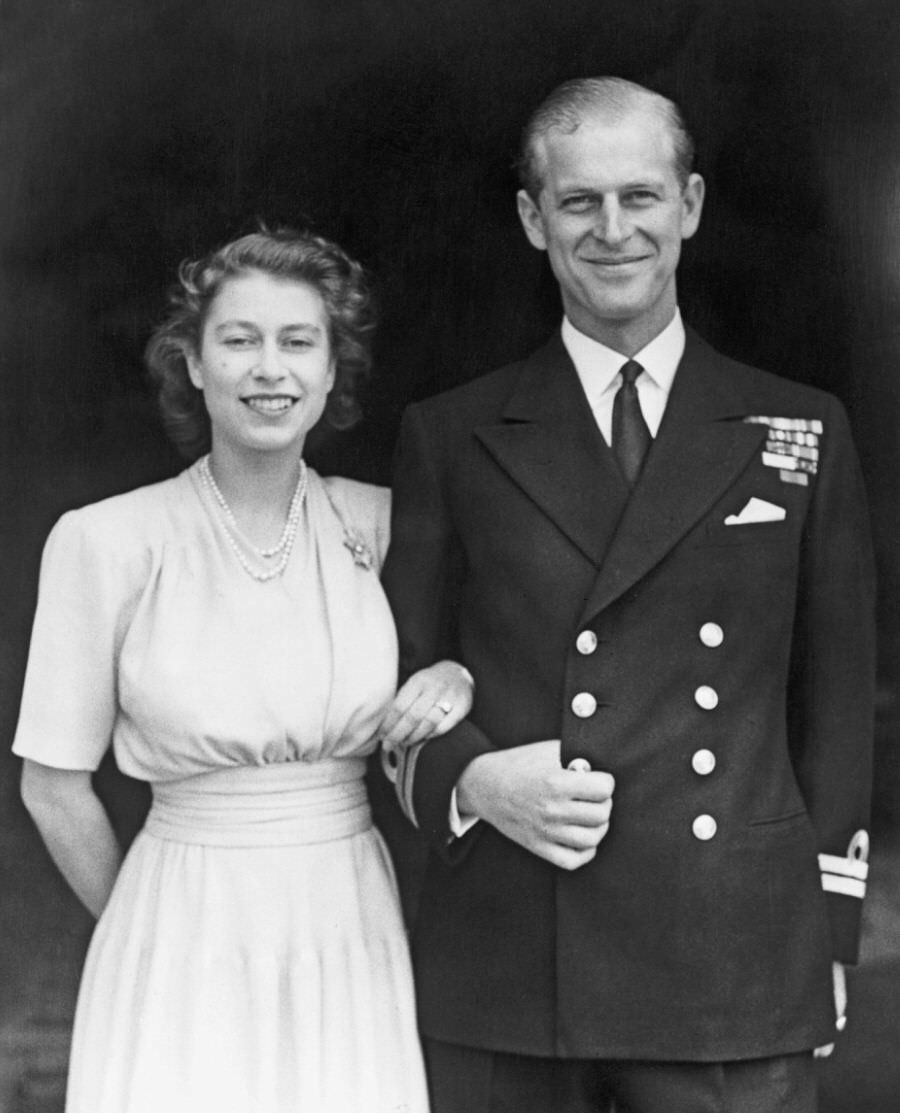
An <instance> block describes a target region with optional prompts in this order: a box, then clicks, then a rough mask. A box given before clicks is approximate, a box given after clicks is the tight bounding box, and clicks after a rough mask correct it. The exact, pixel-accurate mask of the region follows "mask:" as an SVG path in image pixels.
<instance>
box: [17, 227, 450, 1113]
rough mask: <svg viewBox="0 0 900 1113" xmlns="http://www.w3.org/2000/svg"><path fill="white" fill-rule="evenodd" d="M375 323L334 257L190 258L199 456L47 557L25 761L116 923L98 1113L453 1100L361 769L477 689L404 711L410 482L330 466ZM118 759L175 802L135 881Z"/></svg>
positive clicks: (176, 427)
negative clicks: (123, 831) (118, 824)
mask: <svg viewBox="0 0 900 1113" xmlns="http://www.w3.org/2000/svg"><path fill="white" fill-rule="evenodd" d="M371 327H372V321H371V311H370V307H369V298H368V294H367V291H366V288H365V284H364V280H363V275H362V272H361V269H360V268H359V266H358V265H357V264H356V263H354V262H353V261H352V260H350V259H349V258H348V257H347V256H346V255H345V254H344V253H343V252H342V251H341V250H340V249H339V248H338V247H336V246H335V245H334V244H332V243H329V242H328V241H326V240H323V239H320V238H317V237H313V236H309V235H297V234H294V233H289V232H281V233H275V234H271V233H258V234H254V235H249V236H245V237H243V238H241V239H239V240H237V241H235V242H233V243H230V244H228V245H227V246H226V247H224V248H222V249H221V250H219V251H217V252H215V253H213V254H212V255H210V256H208V257H206V258H204V259H201V260H199V261H198V262H194V263H190V264H185V265H183V266H182V269H181V272H180V283H179V285H178V286H177V287H176V289H175V291H174V293H173V301H172V308H171V312H170V314H169V317H168V319H167V320H166V321H165V323H164V324H163V325H162V326H161V327H160V328H159V329H158V330H157V332H156V333H155V335H154V337H153V338H152V340H151V342H150V345H149V348H148V363H149V365H150V367H151V371H152V373H153V374H154V376H155V378H156V380H157V382H158V383H159V387H160V398H161V403H162V406H163V411H164V415H165V416H166V418H167V423H168V426H169V429H170V431H171V432H172V434H173V436H174V437H175V438H176V440H177V441H178V443H179V444H180V445H181V447H182V448H183V449H184V450H185V451H186V452H189V453H191V454H192V455H193V456H194V457H195V458H196V457H199V458H196V459H195V462H194V464H193V465H192V466H191V467H189V468H188V469H187V470H186V471H184V472H182V474H181V475H179V476H177V477H176V478H174V479H171V480H168V481H166V482H163V483H158V484H154V485H152V486H150V487H144V488H141V489H139V490H136V491H132V492H130V493H128V494H125V495H121V496H118V497H115V498H112V499H107V500H105V501H104V502H100V503H97V504H95V505H92V506H87V507H84V508H83V509H81V510H78V511H75V512H71V513H69V514H66V515H64V516H63V518H62V519H61V520H60V521H59V523H58V524H57V525H56V527H55V528H54V530H53V532H52V534H51V536H50V538H49V540H48V542H47V546H46V550H45V555H44V562H43V565H42V572H41V585H40V593H39V601H38V610H37V615H36V618H35V627H34V634H33V638H32V646H31V654H30V658H29V666H28V673H27V677H26V683H25V692H24V697H23V703H22V712H21V718H20V721H19V726H18V730H17V734H16V741H15V745H14V749H15V751H16V753H18V754H20V755H21V756H22V757H24V758H25V765H24V770H23V778H22V793H23V797H24V800H25V802H26V805H27V807H28V809H29V811H30V812H31V814H32V815H33V817H34V819H35V821H36V823H37V825H38V827H39V829H40V831H41V834H42V835H43V838H44V840H45V842H46V843H47V846H48V848H49V850H50V853H51V854H52V855H53V857H54V859H55V861H56V863H57V865H58V866H59V867H60V869H61V870H62V872H63V874H64V875H65V877H66V879H67V881H68V882H69V884H70V885H71V886H72V888H73V889H74V891H75V892H76V894H77V895H78V896H79V897H80V899H81V900H82V901H83V902H84V904H85V905H86V906H87V907H88V908H89V909H90V911H91V912H93V913H94V914H95V915H97V916H99V922H98V925H97V928H96V930H95V932H94V936H93V939H92V942H91V946H90V950H89V953H88V957H87V960H86V964H85V970H84V974H83V978H82V984H81V991H80V994H79V1002H78V1008H77V1013H76V1021H75V1031H74V1036H73V1045H72V1059H71V1066H70V1072H69V1092H68V1103H67V1110H68V1111H69V1113H145V1111H146V1113H150V1111H151V1110H152V1111H153V1113H162V1111H165V1113H180V1111H185V1113H186V1111H188V1110H190V1113H206V1111H210V1113H212V1111H215V1113H229V1111H234V1113H298V1111H309V1113H370V1111H371V1113H382V1111H384V1113H387V1111H388V1110H391V1111H396V1110H404V1111H407V1113H424V1111H425V1110H426V1109H427V1101H426V1096H425V1086H424V1081H423V1073H422V1065H421V1060H420V1057H419V1046H418V1039H417V1034H416V1028H415V1018H414V1005H413V989H412V981H411V977H410V969H409V960H408V955H407V950H406V942H405V936H404V931H403V926H402V922H401V916H400V911H399V906H398V901H397V895H396V887H395V883H394V879H393V874H392V871H391V866H390V863H389V860H388V857H387V852H386V850H385V847H384V844H383V842H382V840H381V838H380V835H379V834H378V833H377V832H376V831H375V829H374V828H373V827H372V821H371V816H370V812H369V807H368V803H367V799H366V793H365V788H364V785H363V780H362V777H363V771H364V766H365V758H366V756H367V755H368V754H369V753H371V752H372V751H373V750H374V748H375V746H376V744H377V743H376V740H377V738H378V736H379V733H380V731H379V726H380V723H381V722H382V719H383V717H384V716H385V714H386V713H387V712H388V711H391V720H390V721H391V723H392V724H394V723H395V722H396V720H397V719H398V716H399V715H400V712H404V714H403V715H402V718H401V722H400V724H399V725H397V726H394V727H393V728H392V730H391V732H390V740H391V742H392V743H402V742H404V741H413V740H415V739H417V738H421V737H425V736H427V735H428V734H430V733H441V732H442V731H443V730H445V729H448V728H449V727H450V726H451V725H453V724H454V723H455V722H458V721H459V719H460V718H461V717H462V716H463V715H464V714H465V713H466V712H467V711H468V708H469V705H470V703H471V690H470V679H469V678H468V675H467V674H466V673H465V670H463V669H461V668H460V667H459V666H457V665H455V664H453V663H452V662H442V663H440V664H439V665H437V666H435V668H434V669H431V670H426V671H425V672H424V673H420V674H417V676H415V677H413V678H412V680H411V681H409V682H408V683H407V685H405V686H404V688H403V689H401V691H400V693H398V695H397V698H396V702H395V703H394V704H393V707H392V697H393V696H394V685H395V677H396V667H397V649H396V641H395V633H394V628H393V623H392V621H391V617H390V613H389V611H388V608H387V603H386V601H385V599H384V596H383V594H382V592H381V588H380V586H379V582H378V567H379V565H380V560H381V557H382V555H383V552H384V549H385V546H386V542H387V529H388V517H387V516H388V498H389V495H388V492H387V491H385V490H383V489H379V488H373V487H370V486H366V485H363V484H360V483H355V482H352V481H349V480H341V479H330V480H323V479H321V478H320V477H319V476H318V475H316V473H315V472H314V471H312V470H311V469H309V468H308V467H307V466H306V465H305V463H304V461H303V458H302V450H303V446H304V442H305V440H306V437H307V434H308V433H309V431H310V430H311V429H312V428H313V426H314V425H315V424H316V423H317V422H318V420H319V418H320V417H321V416H322V415H323V413H325V412H326V411H328V410H329V409H331V410H332V411H334V412H335V413H336V420H337V422H338V423H346V422H347V419H348V415H349V416H352V411H353V408H354V403H353V400H352V387H353V383H354V381H355V380H356V379H357V378H358V377H359V375H360V374H361V373H363V372H364V371H365V370H366V369H367V366H368V348H367V343H366V338H367V336H368V334H369V332H370V330H371ZM207 437H208V438H209V442H210V443H211V448H210V451H209V454H208V455H206V454H205V449H206V444H207ZM201 453H202V454H201ZM110 740H112V744H113V746H114V749H115V754H116V758H117V761H118V764H119V766H120V768H121V769H122V770H123V771H124V772H126V773H128V774H131V775H132V776H134V777H138V778H142V779H144V780H147V781H150V782H151V783H152V787H153V806H152V808H151V811H150V814H149V817H148V819H147V822H146V825H145V827H144V829H143V830H142V832H141V833H140V834H139V836H138V838H137V840H136V841H135V843H134V844H133V846H132V848H131V850H130V851H129V853H128V855H127V857H126V858H125V860H124V862H120V852H119V848H118V846H117V844H116V840H115V837H114V835H113V832H112V829H111V827H110V825H109V822H108V820H107V818H106V815H105V813H104V811H103V808H102V806H101V805H100V802H99V800H98V799H97V797H96V796H95V795H94V793H93V791H92V789H91V777H90V774H91V771H92V770H93V769H95V768H96V767H97V765H98V764H99V762H100V759H101V757H102V755H103V752H104V751H105V749H106V748H107V746H108V744H109V743H110Z"/></svg>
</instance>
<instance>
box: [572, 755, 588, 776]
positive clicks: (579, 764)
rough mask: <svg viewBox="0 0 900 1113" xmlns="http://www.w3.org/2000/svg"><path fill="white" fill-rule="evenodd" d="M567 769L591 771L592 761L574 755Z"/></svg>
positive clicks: (575, 771)
mask: <svg viewBox="0 0 900 1113" xmlns="http://www.w3.org/2000/svg"><path fill="white" fill-rule="evenodd" d="M566 769H568V770H569V772H570V773H590V771H591V763H590V762H589V761H588V760H587V758H585V757H573V758H572V760H571V761H570V762H569V764H568V765H567V766H566Z"/></svg>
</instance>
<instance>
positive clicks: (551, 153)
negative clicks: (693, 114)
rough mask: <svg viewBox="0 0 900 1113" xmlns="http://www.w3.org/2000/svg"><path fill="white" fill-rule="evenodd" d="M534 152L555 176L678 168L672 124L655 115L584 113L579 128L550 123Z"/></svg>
mask: <svg viewBox="0 0 900 1113" xmlns="http://www.w3.org/2000/svg"><path fill="white" fill-rule="evenodd" d="M535 153H536V155H537V156H538V162H539V164H540V166H541V170H542V171H543V172H544V173H546V172H547V171H548V170H549V171H550V172H551V173H552V174H553V176H554V177H556V176H557V175H565V176H568V175H569V173H572V172H574V173H576V174H577V173H584V172H586V171H590V172H596V173H597V174H600V175H602V176H606V175H607V174H609V175H612V176H618V175H619V174H620V173H622V172H624V173H625V174H626V176H629V175H630V174H631V173H638V176H639V177H644V176H646V175H647V174H648V173H650V172H655V173H656V174H657V175H658V176H666V177H667V176H668V174H669V173H674V172H675V145H674V142H673V138H672V134H671V131H670V129H669V128H668V127H667V126H666V124H665V122H664V121H663V120H661V119H660V117H659V116H658V115H656V114H653V113H649V112H646V111H644V112H641V111H634V112H630V113H627V114H623V113H619V114H616V115H611V114H609V113H599V112H593V113H590V114H584V115H583V116H582V117H581V119H580V120H579V122H578V124H577V126H576V127H574V128H572V127H551V128H548V129H547V131H546V132H545V133H544V134H542V135H541V136H540V137H539V138H538V142H537V143H536V147H535Z"/></svg>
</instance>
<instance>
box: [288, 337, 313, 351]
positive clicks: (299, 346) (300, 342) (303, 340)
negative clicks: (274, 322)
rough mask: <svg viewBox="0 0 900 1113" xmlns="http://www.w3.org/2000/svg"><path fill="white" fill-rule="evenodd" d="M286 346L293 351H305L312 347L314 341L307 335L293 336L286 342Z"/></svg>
mask: <svg viewBox="0 0 900 1113" xmlns="http://www.w3.org/2000/svg"><path fill="white" fill-rule="evenodd" d="M284 346H285V347H286V348H287V349H288V350H289V351H292V352H301V351H305V350H306V349H307V348H311V347H312V341H311V340H309V339H308V338H307V337H305V336H292V337H290V338H289V339H288V340H286V341H285V342H284Z"/></svg>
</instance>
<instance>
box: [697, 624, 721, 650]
mask: <svg viewBox="0 0 900 1113" xmlns="http://www.w3.org/2000/svg"><path fill="white" fill-rule="evenodd" d="M700 641H702V642H703V644H704V645H708V646H709V647H710V649H715V648H716V647H717V646H720V645H721V644H722V642H723V641H725V631H724V630H723V629H722V627H721V626H720V625H719V624H718V622H704V623H703V625H702V626H701V627H700Z"/></svg>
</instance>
